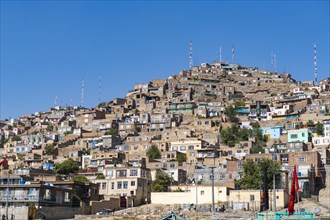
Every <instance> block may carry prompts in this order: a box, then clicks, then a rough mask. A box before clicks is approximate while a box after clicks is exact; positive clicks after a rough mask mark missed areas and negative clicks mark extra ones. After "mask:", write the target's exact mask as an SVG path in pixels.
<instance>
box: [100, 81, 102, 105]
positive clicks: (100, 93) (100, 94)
mask: <svg viewBox="0 0 330 220" xmlns="http://www.w3.org/2000/svg"><path fill="white" fill-rule="evenodd" d="M101 94H102V78H101V76H100V81H99V103H101Z"/></svg>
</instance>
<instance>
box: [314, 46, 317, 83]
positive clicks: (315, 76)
mask: <svg viewBox="0 0 330 220" xmlns="http://www.w3.org/2000/svg"><path fill="white" fill-rule="evenodd" d="M316 61H317V60H316V42H315V41H314V81H315V84H317V62H316Z"/></svg>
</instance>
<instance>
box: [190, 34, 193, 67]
mask: <svg viewBox="0 0 330 220" xmlns="http://www.w3.org/2000/svg"><path fill="white" fill-rule="evenodd" d="M192 67H193V53H192V42H191V40H190V41H189V69H191V68H192Z"/></svg>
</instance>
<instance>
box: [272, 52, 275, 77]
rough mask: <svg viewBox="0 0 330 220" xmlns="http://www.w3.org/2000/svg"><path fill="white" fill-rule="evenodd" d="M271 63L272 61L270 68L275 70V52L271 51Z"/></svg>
mask: <svg viewBox="0 0 330 220" xmlns="http://www.w3.org/2000/svg"><path fill="white" fill-rule="evenodd" d="M271 63H272V69H273V71H275V72H276V54H275V53H273V52H272V54H271Z"/></svg>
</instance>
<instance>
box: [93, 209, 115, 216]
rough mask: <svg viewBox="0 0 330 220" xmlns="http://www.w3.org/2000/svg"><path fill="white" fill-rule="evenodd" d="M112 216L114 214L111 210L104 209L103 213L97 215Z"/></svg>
mask: <svg viewBox="0 0 330 220" xmlns="http://www.w3.org/2000/svg"><path fill="white" fill-rule="evenodd" d="M111 214H112V210H111V209H102V210H101V211H99V212H97V213H96V215H111Z"/></svg>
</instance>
